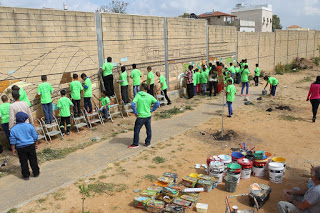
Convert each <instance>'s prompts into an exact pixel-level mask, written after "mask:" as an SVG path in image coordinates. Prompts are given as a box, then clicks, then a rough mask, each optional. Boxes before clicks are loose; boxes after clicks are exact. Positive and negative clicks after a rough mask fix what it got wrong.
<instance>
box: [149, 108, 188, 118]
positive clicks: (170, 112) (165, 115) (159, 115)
mask: <svg viewBox="0 0 320 213" xmlns="http://www.w3.org/2000/svg"><path fill="white" fill-rule="evenodd" d="M180 113H183V110H180V109H179V108H177V107H173V108H172V109H168V110H164V111H162V112H157V113H155V118H156V119H157V120H158V119H167V118H171V117H172V116H173V115H176V114H180Z"/></svg>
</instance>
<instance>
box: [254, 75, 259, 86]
mask: <svg viewBox="0 0 320 213" xmlns="http://www.w3.org/2000/svg"><path fill="white" fill-rule="evenodd" d="M253 80H254V82H255V85H256V86H258V85H259V76H254V78H253Z"/></svg>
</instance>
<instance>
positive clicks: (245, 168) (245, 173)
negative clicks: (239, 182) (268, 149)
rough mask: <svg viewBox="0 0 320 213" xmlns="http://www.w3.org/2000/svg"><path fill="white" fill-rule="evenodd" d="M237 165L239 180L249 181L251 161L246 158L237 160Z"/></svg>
mask: <svg viewBox="0 0 320 213" xmlns="http://www.w3.org/2000/svg"><path fill="white" fill-rule="evenodd" d="M238 163H239V164H240V165H241V167H242V170H241V175H240V178H241V179H246V180H247V179H249V178H250V176H251V168H252V161H251V160H249V159H246V158H241V159H238Z"/></svg>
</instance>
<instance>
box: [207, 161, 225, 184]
mask: <svg viewBox="0 0 320 213" xmlns="http://www.w3.org/2000/svg"><path fill="white" fill-rule="evenodd" d="M223 171H224V164H223V163H222V162H219V161H212V162H210V165H209V168H208V175H209V176H212V177H215V178H217V179H218V183H222V180H223V179H222V178H223Z"/></svg>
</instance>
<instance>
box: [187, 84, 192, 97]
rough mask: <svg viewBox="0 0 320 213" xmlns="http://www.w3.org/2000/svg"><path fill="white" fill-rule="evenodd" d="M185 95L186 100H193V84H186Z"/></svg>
mask: <svg viewBox="0 0 320 213" xmlns="http://www.w3.org/2000/svg"><path fill="white" fill-rule="evenodd" d="M187 94H188V98H189V99H190V98H193V83H191V84H187Z"/></svg>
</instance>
